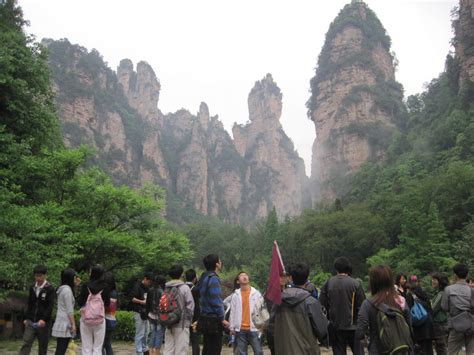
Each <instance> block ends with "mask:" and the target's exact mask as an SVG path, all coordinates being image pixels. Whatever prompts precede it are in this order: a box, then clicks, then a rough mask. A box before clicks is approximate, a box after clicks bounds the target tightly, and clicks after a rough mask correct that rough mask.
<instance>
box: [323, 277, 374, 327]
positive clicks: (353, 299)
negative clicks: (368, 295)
mask: <svg viewBox="0 0 474 355" xmlns="http://www.w3.org/2000/svg"><path fill="white" fill-rule="evenodd" d="M364 299H365V293H364V289H363V288H362V285H361V284H360V283H359V281H357V280H355V279H353V278H352V277H350V276H348V275H336V276H333V277H331V278H330V279H329V280H328V281H327V282H326V283H325V284H324V286H323V288H322V289H321V295H320V296H319V300H320V301H321V304H322V305H323V306H324V308H326V311H327V314H328V318H329V321H330V322H331V324H332V326H333V327H334V329H341V330H355V329H356V327H357V325H356V324H357V315H358V313H359V309H360V306H361V305H362V302H363V301H364Z"/></svg>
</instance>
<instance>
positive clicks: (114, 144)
mask: <svg viewBox="0 0 474 355" xmlns="http://www.w3.org/2000/svg"><path fill="white" fill-rule="evenodd" d="M45 44H46V45H48V47H49V50H50V53H51V55H50V62H51V68H52V72H53V81H54V85H55V90H56V93H57V106H58V112H59V115H60V118H61V121H62V132H63V136H64V140H65V142H66V144H67V145H68V146H71V147H76V146H78V145H80V144H88V145H90V146H92V147H93V148H94V149H95V150H96V157H95V160H96V163H98V164H99V165H100V166H101V167H102V168H103V169H104V170H105V171H107V172H108V173H109V174H110V175H111V176H112V178H113V179H114V180H115V181H116V182H117V183H124V184H128V185H130V186H134V187H139V186H141V185H143V184H144V183H145V182H147V181H151V182H153V183H155V184H159V185H161V186H163V187H165V188H166V190H167V210H166V213H167V216H168V218H169V219H171V220H174V221H176V222H186V221H188V220H189V219H187V218H188V217H189V215H193V214H195V213H196V212H198V213H200V214H203V215H207V216H215V217H219V218H220V219H222V220H223V221H225V222H228V223H241V224H249V223H254V222H255V221H256V220H258V219H260V218H264V217H266V216H267V214H268V213H269V212H270V211H271V209H272V208H273V207H275V208H276V210H277V212H278V214H279V215H280V216H282V217H283V216H286V215H290V216H295V215H297V214H299V213H300V212H301V211H302V208H303V206H305V202H303V196H305V195H307V194H304V193H303V189H304V188H305V186H306V185H307V183H306V180H307V177H306V176H305V173H304V164H303V161H302V159H301V158H299V157H298V155H297V153H296V152H295V150H294V147H293V143H292V142H291V140H290V139H289V138H288V137H287V136H286V135H285V133H284V132H283V129H282V127H281V125H280V121H279V119H280V116H281V110H282V101H281V99H282V94H281V93H280V89H279V88H278V87H277V86H276V84H275V83H274V82H273V79H272V77H271V75H267V76H266V77H265V78H264V79H263V80H262V81H260V82H257V83H256V84H255V87H254V88H253V89H252V91H251V93H250V95H249V100H248V103H249V114H250V123H249V124H247V125H246V126H238V125H236V126H235V127H234V129H233V131H234V135H235V142H234V141H233V140H232V138H231V137H230V136H229V134H228V133H227V132H226V131H225V129H224V126H223V125H222V122H221V121H220V120H219V118H218V117H217V116H214V117H211V116H210V114H209V108H208V106H207V105H206V104H205V103H201V105H200V107H199V111H198V112H197V114H195V115H194V114H191V113H190V112H189V111H187V110H180V111H177V112H175V113H170V114H166V115H163V114H162V113H161V112H160V110H159V109H158V100H159V94H160V89H161V85H160V82H159V81H158V79H157V77H156V75H155V73H154V71H153V69H152V68H151V67H150V66H149V65H148V64H147V63H145V62H140V63H138V64H137V66H136V70H135V69H134V66H133V63H132V62H131V61H130V60H128V59H124V60H122V61H121V62H120V65H119V67H118V68H117V73H115V72H113V71H112V70H111V69H109V68H108V67H107V65H106V64H105V63H104V61H103V60H102V57H101V56H100V54H99V53H98V52H97V51H95V50H93V51H91V52H88V51H87V50H86V49H85V48H82V47H79V46H73V45H71V44H70V43H69V42H68V41H67V40H62V41H51V40H48V41H45ZM309 205H310V202H308V201H306V206H309Z"/></svg>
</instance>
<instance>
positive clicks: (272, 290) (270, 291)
mask: <svg viewBox="0 0 474 355" xmlns="http://www.w3.org/2000/svg"><path fill="white" fill-rule="evenodd" d="M284 271H285V266H284V265H283V262H282V260H281V255H280V250H279V249H278V244H277V242H276V241H274V242H273V253H272V265H271V267H270V277H269V280H268V288H267V293H266V296H267V299H269V300H270V301H272V302H273V303H274V304H281V287H280V275H283V273H284Z"/></svg>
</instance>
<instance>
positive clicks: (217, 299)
mask: <svg viewBox="0 0 474 355" xmlns="http://www.w3.org/2000/svg"><path fill="white" fill-rule="evenodd" d="M203 263H204V267H205V268H206V272H205V273H204V274H203V275H202V277H201V279H200V281H199V283H198V285H197V286H196V287H197V288H198V290H199V294H200V298H199V304H200V308H201V314H200V317H199V321H198V328H199V327H201V325H204V324H206V329H203V328H201V329H199V330H200V331H201V332H202V333H203V343H204V347H203V350H202V354H203V355H219V354H220V353H221V350H222V331H223V328H227V327H228V326H229V323H228V322H227V321H226V320H225V319H224V304H223V302H222V295H221V281H220V279H219V276H217V273H218V272H220V271H221V269H222V262H221V260H220V258H219V256H217V255H216V254H209V255H207V256H206V257H205V258H204V259H203Z"/></svg>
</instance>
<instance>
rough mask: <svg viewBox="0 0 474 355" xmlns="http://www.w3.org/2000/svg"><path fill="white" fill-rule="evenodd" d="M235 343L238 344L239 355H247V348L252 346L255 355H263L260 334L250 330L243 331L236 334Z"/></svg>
mask: <svg viewBox="0 0 474 355" xmlns="http://www.w3.org/2000/svg"><path fill="white" fill-rule="evenodd" d="M235 342H236V344H237V346H236V351H235V353H236V354H237V355H247V354H248V352H247V348H248V346H249V345H250V346H251V347H252V350H253V353H254V354H255V355H263V350H262V343H261V342H260V338H259V336H258V332H251V331H250V330H241V331H240V332H236V333H235Z"/></svg>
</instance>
